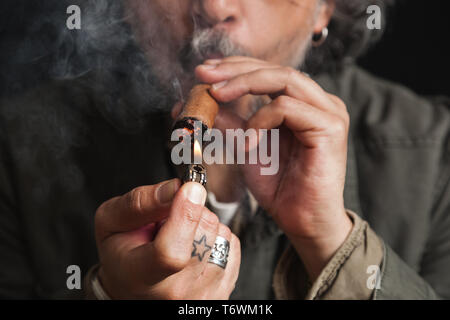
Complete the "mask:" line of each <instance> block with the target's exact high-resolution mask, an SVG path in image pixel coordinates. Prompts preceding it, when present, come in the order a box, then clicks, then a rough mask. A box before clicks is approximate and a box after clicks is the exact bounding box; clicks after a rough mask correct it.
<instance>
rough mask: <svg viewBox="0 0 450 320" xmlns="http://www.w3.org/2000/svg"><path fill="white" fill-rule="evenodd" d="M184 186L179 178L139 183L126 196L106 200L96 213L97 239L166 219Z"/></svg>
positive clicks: (100, 239)
mask: <svg viewBox="0 0 450 320" xmlns="http://www.w3.org/2000/svg"><path fill="white" fill-rule="evenodd" d="M179 187H180V180H179V179H172V180H169V181H165V182H161V183H159V184H156V185H151V186H143V187H138V188H135V189H133V190H131V191H130V192H128V193H126V194H125V195H123V196H120V197H115V198H113V199H110V200H108V201H106V202H104V203H103V204H102V205H101V206H100V207H99V208H98V209H97V212H96V214H95V228H96V236H97V241H98V243H100V242H101V241H103V240H104V239H105V238H106V237H108V236H110V235H112V234H114V233H119V232H127V231H131V230H134V229H138V228H140V227H144V226H145V225H147V224H149V223H152V222H158V221H160V220H162V219H164V218H165V217H166V216H167V215H168V213H169V208H170V203H171V201H172V199H173V197H174V196H175V193H176V191H177V190H178V189H179Z"/></svg>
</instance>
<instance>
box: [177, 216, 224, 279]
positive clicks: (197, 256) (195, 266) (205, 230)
mask: <svg viewBox="0 0 450 320" xmlns="http://www.w3.org/2000/svg"><path fill="white" fill-rule="evenodd" d="M218 230H219V218H218V217H217V216H216V215H215V214H214V213H212V212H211V211H209V210H208V209H207V208H204V209H203V213H202V216H201V218H200V222H199V224H198V227H197V230H196V231H195V237H194V241H193V243H192V248H191V250H192V252H191V261H190V263H189V266H188V267H187V268H186V269H185V270H186V271H187V272H188V273H190V275H189V276H190V277H194V278H198V277H199V276H201V274H202V273H203V271H204V269H205V267H206V264H207V262H208V258H209V255H210V254H211V250H212V249H213V247H214V240H215V239H216V236H217V232H218Z"/></svg>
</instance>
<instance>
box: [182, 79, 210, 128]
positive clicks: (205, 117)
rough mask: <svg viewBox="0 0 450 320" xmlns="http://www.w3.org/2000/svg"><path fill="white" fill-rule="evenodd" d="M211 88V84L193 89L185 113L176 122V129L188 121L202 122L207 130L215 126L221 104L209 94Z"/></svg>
mask: <svg viewBox="0 0 450 320" xmlns="http://www.w3.org/2000/svg"><path fill="white" fill-rule="evenodd" d="M210 88H211V86H210V85H209V84H199V85H196V86H194V87H193V88H192V89H191V91H190V93H189V97H188V100H187V102H186V104H185V105H184V107H183V111H182V112H181V113H180V115H179V116H178V118H177V120H176V122H175V127H177V128H180V126H179V125H177V123H180V122H184V121H185V120H186V119H190V120H197V121H200V122H201V123H202V124H203V125H204V126H205V127H206V128H207V129H209V128H212V127H213V126H214V121H215V119H216V116H217V113H218V112H219V104H218V103H217V101H216V100H214V98H213V97H212V96H211V94H210V93H209V89H210ZM181 128H182V127H181Z"/></svg>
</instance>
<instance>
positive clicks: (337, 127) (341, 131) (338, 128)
mask: <svg viewBox="0 0 450 320" xmlns="http://www.w3.org/2000/svg"><path fill="white" fill-rule="evenodd" d="M330 130H331V133H332V134H333V135H336V136H344V135H346V134H347V130H348V124H347V123H346V121H345V120H343V119H341V118H339V119H338V120H336V121H334V122H333V125H332V126H331V127H330Z"/></svg>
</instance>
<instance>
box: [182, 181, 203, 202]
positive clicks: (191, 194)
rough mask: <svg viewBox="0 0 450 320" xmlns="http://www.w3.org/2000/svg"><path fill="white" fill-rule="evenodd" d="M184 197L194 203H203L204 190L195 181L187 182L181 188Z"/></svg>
mask: <svg viewBox="0 0 450 320" xmlns="http://www.w3.org/2000/svg"><path fill="white" fill-rule="evenodd" d="M183 191H184V193H185V195H186V198H187V199H188V200H189V201H190V202H192V203H195V204H200V205H202V206H203V205H205V202H206V190H205V188H204V187H203V186H202V185H201V184H199V183H197V182H188V183H186V185H185V186H184V189H183Z"/></svg>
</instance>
